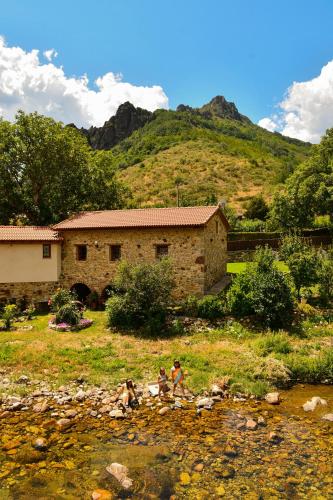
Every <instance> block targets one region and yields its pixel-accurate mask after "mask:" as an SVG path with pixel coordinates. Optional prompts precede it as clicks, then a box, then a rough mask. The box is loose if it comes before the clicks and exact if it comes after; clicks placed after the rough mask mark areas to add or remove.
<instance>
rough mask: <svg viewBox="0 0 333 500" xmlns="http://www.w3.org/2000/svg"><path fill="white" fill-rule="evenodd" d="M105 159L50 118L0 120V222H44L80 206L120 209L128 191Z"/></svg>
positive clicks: (26, 116)
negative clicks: (11, 122) (13, 121)
mask: <svg viewBox="0 0 333 500" xmlns="http://www.w3.org/2000/svg"><path fill="white" fill-rule="evenodd" d="M110 163H111V159H110V157H105V158H103V157H102V155H101V156H98V155H95V154H94V153H93V152H92V151H91V149H90V147H89V146H88V143H87V140H86V138H85V137H84V136H83V135H82V134H81V133H80V132H79V131H78V130H77V129H75V128H73V127H65V126H63V124H62V123H59V122H56V121H54V120H53V119H52V118H47V117H45V116H42V115H39V114H38V113H31V114H25V113H24V112H23V111H19V112H18V114H17V115H16V121H15V123H13V124H10V123H9V122H6V121H0V223H2V224H8V223H9V222H10V221H13V222H14V223H15V222H17V221H18V220H24V221H25V222H26V223H29V224H36V225H44V224H51V223H54V222H58V221H59V220H61V219H64V218H66V217H68V215H69V214H70V213H72V212H76V211H79V210H82V209H83V208H84V207H89V206H91V207H93V208H94V209H99V208H115V207H116V208H119V206H122V205H123V204H124V198H125V196H126V194H127V193H126V191H125V190H124V189H123V187H122V185H121V184H120V183H119V182H117V181H116V179H115V172H114V171H113V170H112V169H111V168H110Z"/></svg>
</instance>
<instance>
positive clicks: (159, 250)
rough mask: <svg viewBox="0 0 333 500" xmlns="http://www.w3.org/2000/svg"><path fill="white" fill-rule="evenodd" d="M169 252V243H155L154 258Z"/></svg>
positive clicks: (164, 255) (161, 256) (160, 257)
mask: <svg viewBox="0 0 333 500" xmlns="http://www.w3.org/2000/svg"><path fill="white" fill-rule="evenodd" d="M168 253H169V245H156V258H157V259H162V258H163V257H167V256H168Z"/></svg>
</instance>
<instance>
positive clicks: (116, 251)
mask: <svg viewBox="0 0 333 500" xmlns="http://www.w3.org/2000/svg"><path fill="white" fill-rule="evenodd" d="M120 259H121V245H110V260H112V261H114V260H120Z"/></svg>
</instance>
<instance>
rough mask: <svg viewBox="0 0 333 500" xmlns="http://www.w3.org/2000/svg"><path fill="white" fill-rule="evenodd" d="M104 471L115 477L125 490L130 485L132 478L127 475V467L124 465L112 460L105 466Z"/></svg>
mask: <svg viewBox="0 0 333 500" xmlns="http://www.w3.org/2000/svg"><path fill="white" fill-rule="evenodd" d="M106 471H107V472H108V473H109V474H111V475H112V476H113V477H115V478H116V479H117V481H119V483H120V484H121V486H122V487H123V488H124V489H125V490H128V489H129V488H130V487H131V486H132V484H133V480H132V479H130V478H129V477H128V468H127V467H126V466H125V465H122V464H118V463H116V462H114V463H112V464H110V465H108V466H107V467H106Z"/></svg>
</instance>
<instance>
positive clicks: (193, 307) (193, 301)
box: [182, 295, 198, 318]
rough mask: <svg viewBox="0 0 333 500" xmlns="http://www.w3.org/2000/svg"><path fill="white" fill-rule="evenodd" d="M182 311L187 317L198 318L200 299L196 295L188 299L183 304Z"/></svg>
mask: <svg viewBox="0 0 333 500" xmlns="http://www.w3.org/2000/svg"><path fill="white" fill-rule="evenodd" d="M182 311H183V313H184V314H185V315H187V316H191V317H192V318H196V317H197V316H198V299H197V298H196V297H195V296H194V295H189V296H188V297H186V299H185V300H184V302H183V304H182Z"/></svg>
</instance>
